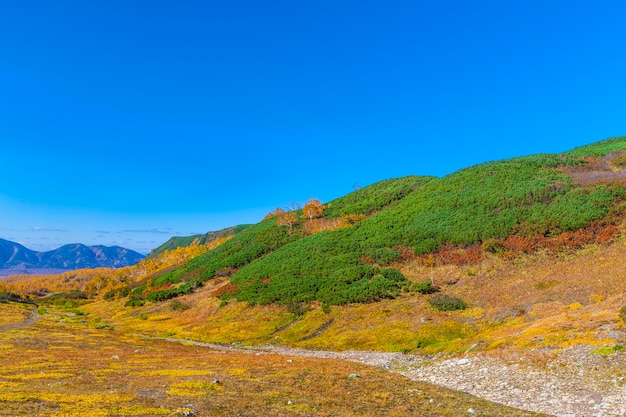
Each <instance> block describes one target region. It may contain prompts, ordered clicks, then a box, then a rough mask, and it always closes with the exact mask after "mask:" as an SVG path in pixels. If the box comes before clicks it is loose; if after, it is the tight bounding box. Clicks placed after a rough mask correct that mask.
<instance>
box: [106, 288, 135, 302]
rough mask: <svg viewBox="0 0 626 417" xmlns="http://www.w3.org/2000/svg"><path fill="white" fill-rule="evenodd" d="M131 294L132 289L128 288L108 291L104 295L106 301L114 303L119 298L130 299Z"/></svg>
mask: <svg viewBox="0 0 626 417" xmlns="http://www.w3.org/2000/svg"><path fill="white" fill-rule="evenodd" d="M129 294H130V289H129V288H128V287H122V288H116V289H114V290H111V291H108V292H107V293H105V294H104V299H105V300H106V301H113V300H116V299H118V298H123V297H128V295H129Z"/></svg>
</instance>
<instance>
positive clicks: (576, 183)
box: [145, 138, 626, 305]
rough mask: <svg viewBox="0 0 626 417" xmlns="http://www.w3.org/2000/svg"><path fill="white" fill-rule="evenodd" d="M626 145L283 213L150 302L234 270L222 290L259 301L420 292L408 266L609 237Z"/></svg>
mask: <svg viewBox="0 0 626 417" xmlns="http://www.w3.org/2000/svg"><path fill="white" fill-rule="evenodd" d="M625 151H626V139H625V138H614V139H609V140H606V141H602V142H598V143H596V144H593V145H589V146H586V147H582V148H579V149H575V150H573V151H570V152H566V153H563V154H557V155H548V154H545V155H533V156H526V157H519V158H513V159H510V160H504V161H497V162H488V163H484V164H480V165H476V166H473V167H469V168H466V169H463V170H460V171H458V172H455V173H452V174H450V175H447V176H445V177H443V178H435V177H405V178H400V179H394V180H387V181H382V182H380V183H377V184H374V185H372V186H370V187H366V188H364V189H362V190H358V191H356V192H354V193H351V194H348V195H347V196H345V197H342V198H339V199H337V200H335V201H331V202H329V203H328V204H326V205H325V206H324V208H323V212H322V213H320V214H318V215H316V216H312V215H307V214H306V213H304V211H303V210H299V211H296V212H292V213H283V214H281V213H280V212H277V213H273V214H272V215H270V216H268V218H266V219H265V220H264V221H262V222H261V223H258V224H256V225H253V226H250V227H248V228H247V229H245V230H244V231H242V232H241V233H239V234H237V235H236V236H235V237H234V238H233V239H232V240H231V241H229V242H227V243H226V244H224V245H223V246H220V247H218V248H216V249H215V250H212V251H210V252H208V253H206V254H204V255H201V256H199V257H197V258H195V259H193V260H191V261H190V262H189V263H188V264H187V265H186V266H185V267H183V268H180V269H177V270H175V271H170V272H167V273H166V274H165V275H162V276H160V277H155V279H154V280H153V281H152V282H149V283H147V288H146V291H145V293H146V294H149V293H150V292H153V293H154V292H158V293H155V294H153V295H151V296H149V297H148V300H150V301H158V300H163V299H168V298H172V297H175V296H178V295H181V294H183V293H188V292H191V291H193V288H195V287H197V286H198V285H199V284H202V283H204V282H206V281H208V280H211V279H217V278H223V277H228V278H229V279H230V284H229V286H227V287H225V288H224V289H223V290H222V291H223V292H222V294H221V295H220V296H221V297H222V298H225V299H228V298H236V299H238V300H240V301H247V302H248V303H251V304H255V303H261V304H267V303H279V304H284V303H288V302H312V301H320V302H322V303H323V304H326V305H340V304H345V303H351V302H371V301H376V300H380V299H384V298H393V297H396V296H398V295H399V294H400V293H401V292H403V291H409V290H411V286H412V283H411V282H410V281H409V280H407V279H406V277H405V276H404V275H403V274H402V273H400V272H399V271H398V266H401V265H402V264H405V263H406V262H409V261H412V260H414V259H416V258H420V259H422V260H423V261H424V262H435V261H437V262H439V263H446V262H470V263H471V262H477V261H479V260H480V259H482V258H483V257H484V256H485V254H486V253H496V252H497V253H501V254H502V255H503V256H507V257H509V258H510V257H515V256H517V254H519V253H520V252H526V253H528V252H532V251H533V250H535V249H537V248H538V247H541V246H543V247H548V246H549V247H552V248H553V249H554V248H555V247H557V246H559V245H561V246H562V245H568V244H571V245H574V246H575V245H580V244H583V243H591V242H602V241H604V242H606V241H609V240H610V239H611V238H612V236H614V235H615V233H616V229H615V225H616V224H617V223H618V222H619V221H621V219H622V218H623V214H622V213H623V211H624V205H623V204H622V202H623V201H624V199H625V198H626V189H625V188H624V187H623V181H624V179H623V178H624V176H625V175H626V174H625V173H626V170H624V166H625V165H624V164H622V163H621V162H620V161H621V159H622V158H623V153H624V152H625ZM288 216H291V217H289V218H287V217H288ZM572 233H574V235H573V236H570V234H572ZM576 233H577V234H576ZM568 240H569V241H568ZM429 256H430V258H432V259H430V260H428V257H429ZM164 285H166V286H170V287H171V286H174V287H176V288H170V287H167V288H166V287H163V286H164ZM181 286H184V288H182V289H180V288H179V287H181ZM151 288H153V289H154V290H153V291H152V290H151Z"/></svg>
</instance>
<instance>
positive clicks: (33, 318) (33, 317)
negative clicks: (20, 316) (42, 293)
mask: <svg viewBox="0 0 626 417" xmlns="http://www.w3.org/2000/svg"><path fill="white" fill-rule="evenodd" d="M37 320H39V314H38V313H37V306H36V305H34V306H33V309H32V310H31V312H30V313H29V314H28V316H26V319H24V321H22V322H21V323H14V324H7V325H4V326H2V325H0V332H8V331H9V330H19V329H24V328H26V327H29V326H32V325H33V324H35V323H37Z"/></svg>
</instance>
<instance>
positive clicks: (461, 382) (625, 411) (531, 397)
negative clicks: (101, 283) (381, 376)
mask: <svg viewBox="0 0 626 417" xmlns="http://www.w3.org/2000/svg"><path fill="white" fill-rule="evenodd" d="M171 340H172V341H174V340H175V339H171ZM187 342H189V341H187ZM191 343H194V342H191ZM196 344H198V345H205V346H208V347H212V348H217V349H226V350H236V351H242V350H244V351H247V352H249V353H252V354H258V355H260V354H281V355H287V356H308V357H318V358H335V359H336V358H340V359H345V360H349V361H354V362H360V363H364V364H368V365H372V366H380V367H384V368H386V369H389V370H390V371H392V372H398V373H401V374H403V375H406V376H407V377H409V378H411V379H414V380H419V381H426V382H430V383H433V384H436V385H441V386H444V387H448V388H451V389H454V390H459V391H463V392H467V393H470V394H472V395H475V396H477V397H481V398H484V399H487V400H490V401H494V402H497V403H501V404H505V405H508V406H511V407H515V408H520V409H524V410H529V411H535V412H540V413H545V414H550V415H554V416H558V417H609V416H610V417H616V416H622V417H623V416H626V351H617V352H613V353H611V354H606V355H600V354H592V353H591V352H592V351H593V350H594V349H595V348H592V347H589V346H576V347H572V348H568V349H563V350H551V349H547V348H545V349H535V350H531V351H527V352H525V353H523V354H520V353H518V352H503V351H498V352H495V353H484V352H480V353H471V352H470V353H468V354H466V355H460V356H455V357H449V356H448V357H445V356H435V357H424V356H419V355H412V354H402V353H384V352H364V351H345V352H330V351H316V350H299V349H290V348H285V347H278V346H258V347H249V348H245V349H242V348H238V347H233V346H220V345H209V344H202V343H196ZM479 411H480V410H476V412H477V413H479Z"/></svg>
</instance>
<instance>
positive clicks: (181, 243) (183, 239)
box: [146, 224, 249, 258]
mask: <svg viewBox="0 0 626 417" xmlns="http://www.w3.org/2000/svg"><path fill="white" fill-rule="evenodd" d="M248 226H249V225H247V224H242V225H239V226H233V227H227V228H226V229H222V230H218V231H215V232H207V233H205V234H199V235H192V236H174V237H172V238H170V239H169V240H168V241H167V242H165V243H164V244H162V245H161V246H159V247H158V248H156V249H154V250H152V252H150V254H149V255H148V256H147V257H146V258H154V257H156V256H157V255H159V254H161V253H163V252H165V251H168V250H174V249H177V248H186V247H188V246H191V245H207V244H209V243H211V242H214V241H215V240H217V239H221V238H224V237H227V236H232V235H235V234H237V233H239V232H241V231H242V230H244V229H245V228H246V227H248Z"/></svg>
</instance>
